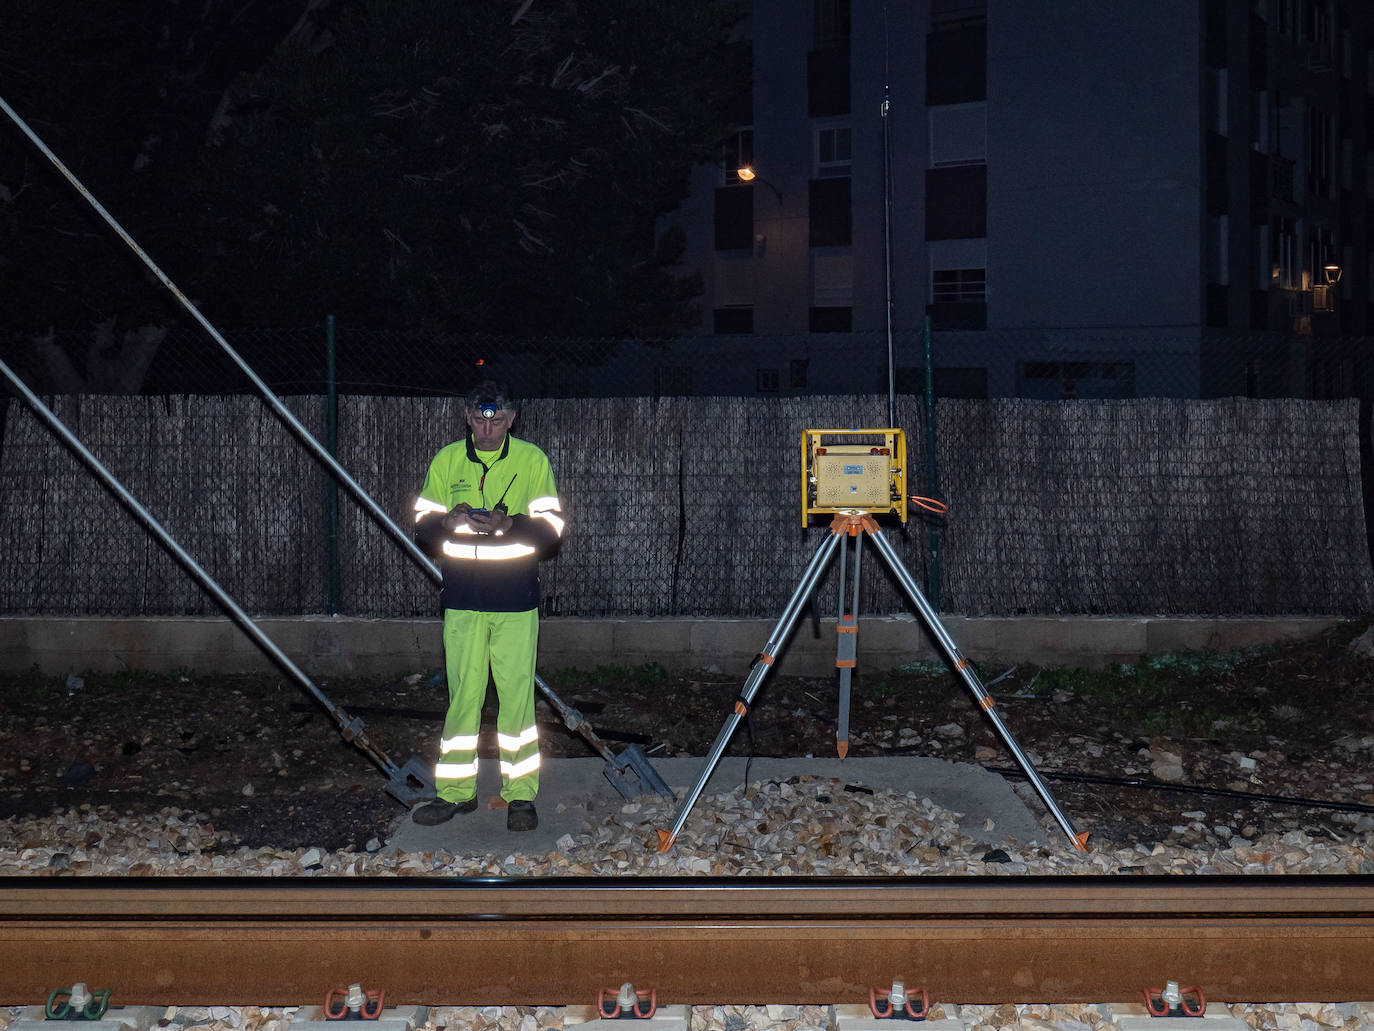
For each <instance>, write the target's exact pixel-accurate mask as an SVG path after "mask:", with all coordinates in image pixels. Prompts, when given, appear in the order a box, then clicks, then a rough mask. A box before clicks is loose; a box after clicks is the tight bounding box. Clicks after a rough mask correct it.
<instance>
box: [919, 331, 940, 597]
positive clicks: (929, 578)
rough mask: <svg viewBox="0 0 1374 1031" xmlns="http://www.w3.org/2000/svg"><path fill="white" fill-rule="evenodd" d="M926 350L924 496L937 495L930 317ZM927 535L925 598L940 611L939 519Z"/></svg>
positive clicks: (933, 366) (933, 370)
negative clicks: (927, 557)
mask: <svg viewBox="0 0 1374 1031" xmlns="http://www.w3.org/2000/svg"><path fill="white" fill-rule="evenodd" d="M923 330H924V336H925V350H926V495H927V496H928V497H932V498H935V499H937V500H938V499H939V497H940V467H939V463H938V462H936V460H935V351H934V347H933V345H932V343H931V339H930V316H929V315H927V316H926V317H925V323H924V326H923ZM927 527H928V529H927V532H928V533H929V537H930V561H929V563H928V565H927V568H926V600H927V601H929V602H930V607H931V608H933V609H934V610H935V611H936V612H939V611H940V522H939V520H938V519H931V520H930V521H929V523H928V524H927Z"/></svg>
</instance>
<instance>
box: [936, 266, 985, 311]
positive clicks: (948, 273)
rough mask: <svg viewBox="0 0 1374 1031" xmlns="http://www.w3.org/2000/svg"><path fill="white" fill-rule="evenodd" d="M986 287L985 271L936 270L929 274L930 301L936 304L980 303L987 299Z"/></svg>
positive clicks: (964, 269)
mask: <svg viewBox="0 0 1374 1031" xmlns="http://www.w3.org/2000/svg"><path fill="white" fill-rule="evenodd" d="M987 285H988V273H987V270H986V269H981V268H951V269H936V270H935V271H934V272H933V273H931V292H930V294H931V296H930V299H931V300H932V301H934V302H935V303H936V304H958V303H960V302H963V301H982V300H986V299H987Z"/></svg>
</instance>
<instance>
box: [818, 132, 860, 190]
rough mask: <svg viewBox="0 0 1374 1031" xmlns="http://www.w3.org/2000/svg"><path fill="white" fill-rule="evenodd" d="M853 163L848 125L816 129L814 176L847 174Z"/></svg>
mask: <svg viewBox="0 0 1374 1031" xmlns="http://www.w3.org/2000/svg"><path fill="white" fill-rule="evenodd" d="M853 165H854V152H853V130H851V129H850V128H849V126H847V125H837V126H831V127H829V128H824V129H817V130H816V178H818V179H827V178H834V177H837V176H845V175H849V174H850V172H851V171H852V169H853Z"/></svg>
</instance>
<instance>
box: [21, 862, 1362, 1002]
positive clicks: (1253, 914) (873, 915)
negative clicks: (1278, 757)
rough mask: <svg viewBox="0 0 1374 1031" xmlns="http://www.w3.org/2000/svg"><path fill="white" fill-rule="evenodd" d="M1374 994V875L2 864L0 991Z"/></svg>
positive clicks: (210, 994)
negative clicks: (258, 871)
mask: <svg viewBox="0 0 1374 1031" xmlns="http://www.w3.org/2000/svg"><path fill="white" fill-rule="evenodd" d="M1166 979H1168V980H1177V981H1181V982H1183V983H1187V984H1189V985H1197V986H1198V987H1199V988H1201V989H1202V990H1203V992H1204V993H1205V994H1206V997H1207V998H1209V999H1215V1000H1218V1001H1227V1000H1229V1001H1236V1002H1240V1001H1247V1002H1267V1001H1273V1002H1278V1001H1300V1000H1352V1001H1353V1000H1361V999H1370V998H1374V877H1355V876H1351V877H1340V876H1332V877H1285V876H1246V877H1220V876H1216V877H1212V876H1192V877H1170V878H1145V877H1132V876H1118V877H1041V878H1036V877H980V878H967V877H966V878H950V877H931V878H922V877H916V878H892V879H859V878H852V879H843V880H840V879H834V880H825V881H816V880H804V879H783V878H754V879H744V878H739V879H695V878H693V879H681V880H667V879H665V880H647V879H636V878H625V879H596V880H592V879H588V880H569V879H561V880H559V879H547V880H545V879H538V880H536V879H473V878H414V879H412V878H376V879H358V878H337V879H323V878H309V879H290V880H287V879H280V880H279V879H272V878H228V877H225V878H213V877H212V878H102V877H90V878H0V1005H15V1004H21V1003H32V1002H34V1001H35V1000H40V999H42V998H46V997H47V994H48V993H49V992H51V991H52V990H53V989H54V988H55V987H57V986H61V985H65V984H71V983H73V982H74V981H77V980H80V981H83V982H84V983H86V984H88V985H92V986H97V985H98V986H106V987H111V988H112V990H113V992H114V995H115V998H116V1003H117V1004H118V1005H138V1004H145V1005H146V1004H155V1005H173V1004H177V1005H186V1004H194V1003H203V1002H204V1001H205V1000H207V999H208V1000H213V1001H215V1002H216V1003H218V1004H223V1005H291V1004H299V1003H301V1002H303V1001H309V1000H313V999H316V998H320V997H322V996H323V995H324V994H325V993H327V992H328V991H329V990H331V989H333V988H335V987H336V986H338V985H339V984H343V983H349V982H356V981H361V982H365V983H366V984H367V985H369V986H376V987H379V988H383V989H384V990H385V991H386V998H387V1000H388V1005H391V1004H402V1003H405V1004H429V1005H439V1004H457V1003H462V1004H474V1005H516V1004H546V1005H574V1004H585V1003H587V1002H589V1001H590V1000H592V999H594V998H595V997H596V993H597V992H598V991H599V990H601V989H603V988H605V987H608V986H614V985H618V984H621V983H623V982H626V981H629V982H632V983H633V984H635V985H636V986H643V987H645V988H649V987H652V988H653V989H654V990H655V991H656V992H657V995H658V998H659V999H660V1000H662V1001H664V1002H667V1003H672V1004H677V1003H683V1004H711V1003H715V1004H722V1003H758V1002H789V1003H798V1004H802V1003H822V1004H824V1003H839V1002H860V1001H866V1000H867V998H868V991H869V989H870V988H871V987H874V986H878V987H881V986H883V985H890V984H891V983H892V982H893V981H894V980H903V981H905V983H907V984H908V985H912V984H921V985H924V986H926V987H927V988H928V989H929V991H930V992H931V993H932V998H938V999H941V1000H945V1001H952V1002H961V1003H979V1002H1005V1001H1034V1002H1042V1003H1055V1002H1088V1001H1094V1000H1098V1001H1100V1000H1111V999H1139V998H1140V993H1141V991H1142V989H1144V988H1148V987H1151V986H1155V987H1157V986H1159V985H1162V984H1163V983H1164V981H1165V980H1166Z"/></svg>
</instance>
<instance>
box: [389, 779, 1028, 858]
mask: <svg viewBox="0 0 1374 1031" xmlns="http://www.w3.org/2000/svg"><path fill="white" fill-rule="evenodd" d="M651 762H652V763H653V766H654V769H655V770H656V771H657V772H658V774H659V776H660V777H662V778H663V779H664V781H666V782H667V783H668V785H669V787H671V788H672V789H673V790H674V791H675V792H676V793H677V797H678V798H679V799H681V798H683V797H684V796H685V794H686V792H687V791H688V790H689V789H690V788H691V786H692V785H693V784H695V783H696V780H697V778H698V777H700V776H701V773H702V770H703V769H705V765H706V760H705V759H698V758H680V759H661V758H660V759H652V758H651ZM746 762H748V763H749V781H750V782H751V783H757V782H765V781H777V780H785V779H787V778H788V777H793V776H798V775H810V776H815V777H834V778H837V779H839V780H841V781H843V782H844V783H845V784H847V785H856V786H861V787H867V788H872V789H873V790H875V791H885V790H892V791H898V792H911V793H913V794H915V795H916V796H917V797H918V798H929V799H930V800H931V801H932V802H934V803H935V804H936V805H938V806H940V807H942V808H944V809H949V810H951V811H953V812H956V813H961V814H963V815H962V816H961V817H960V818H959V826H960V829H961V830H962V831H963V832H964V833H965V834H967V835H968V836H969V837H971V838H973V839H974V840H975V841H979V842H983V843H986V844H989V845H997V844H1001V843H1002V842H1003V841H1005V840H1006V839H1008V838H1012V839H1015V840H1017V841H1021V842H1025V843H1029V842H1035V841H1041V842H1043V841H1044V840H1045V839H1046V833H1045V831H1043V830H1042V829H1041V827H1040V825H1039V823H1038V822H1037V820H1036V818H1035V816H1034V815H1033V814H1032V813H1031V810H1030V809H1028V808H1027V807H1026V804H1025V803H1024V802H1023V801H1022V800H1021V798H1020V796H1019V795H1017V794H1016V792H1015V791H1013V790H1012V787H1011V784H1010V783H1009V782H1007V781H1006V780H1004V779H1002V778H1001V777H1000V776H998V775H997V774H995V773H989V772H988V771H987V770H984V769H982V768H981V767H978V766H973V765H971V764H968V763H951V762H946V761H944V760H942V759H930V758H926V757H924V756H901V757H882V758H851V759H844V760H841V759H835V758H822V759H817V758H807V757H800V758H795V759H792V758H787V759H753V760H746V759H745V758H744V757H741V756H726V757H724V758H723V759H721V760H720V762H718V763H717V764H716V767H715V769H714V770H713V771H712V774H711V777H710V779H709V780H708V781H707V782H706V786H705V788H704V789H703V795H704V796H706V795H710V794H712V793H715V792H721V791H730V790H733V789H734V788H736V787H738V786H739V785H740V784H741V783H743V781H744V775H745V765H746ZM605 767H606V763H605V760H603V759H600V758H587V759H558V758H545V759H544V763H543V769H542V771H541V773H540V778H539V779H540V790H539V798H538V799H537V801H536V805H537V806H538V809H539V826H538V828H537V829H535V830H532V831H523V832H520V833H512V832H510V831H508V830H506V811H505V809H504V808H497V807H494V806H493V805H492V800H493V799H494V798H496V797H497V796H499V793H500V789H501V774H500V771H499V769H498V768H497V766H496V764H495V763H493V762H488V763H484V764H483V765H482V767H481V770H480V772H479V773H478V776H477V797H478V799H480V800H481V803H482V804H480V805H479V806H478V808H477V811H476V812H475V813H470V814H466V815H462V816H455V817H454V818H453V819H451V820H449V821H448V822H447V823H443V824H440V825H439V826H437V827H422V826H420V825H419V824H417V823H415V822H414V820H412V819H411V818H410V817H409V816H406V817H404V818H403V819H402V821H401V823H400V825H399V826H398V828H397V830H396V832H395V834H394V835H393V836H392V838H391V841H390V842H389V843H388V846H387V847H388V848H389V849H397V850H400V851H402V852H438V851H441V850H442V851H448V852H451V853H454V854H460V853H462V854H468V855H485V854H487V853H510V852H515V851H519V852H525V853H529V854H536V855H537V854H540V853H547V852H552V851H554V850H555V847H556V842H557V841H558V839H559V838H561V837H562V836H563V835H565V834H572V835H578V834H581V833H582V832H583V824H584V823H587V822H591V823H592V824H594V825H596V824H600V823H601V822H602V821H603V820H605V819H617V818H619V814H620V811H621V808H622V807H623V806H624V805H625V799H624V798H623V797H622V796H621V795H620V793H619V792H617V791H616V790H615V788H614V787H612V786H611V783H610V782H609V781H608V780H607V779H606V777H605V775H604V772H603V771H604V770H605ZM706 804H707V800H706V798H705V797H703V798H702V799H700V800H698V802H697V807H701V806H703V805H706ZM674 811H676V808H675V807H674ZM988 821H991V824H992V828H993V829H992V830H987V829H985V828H986V827H987V825H988ZM664 829H666V827H665V828H664Z"/></svg>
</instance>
